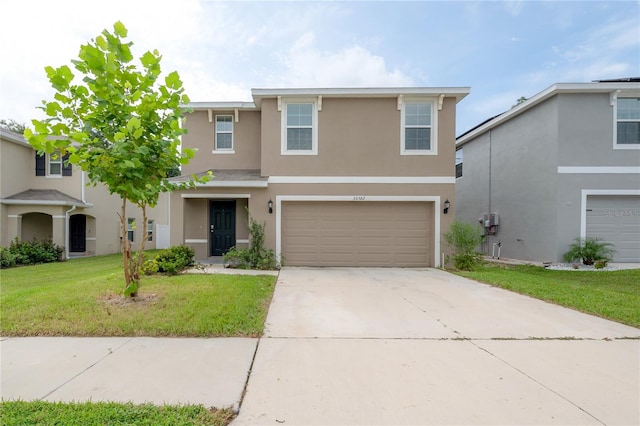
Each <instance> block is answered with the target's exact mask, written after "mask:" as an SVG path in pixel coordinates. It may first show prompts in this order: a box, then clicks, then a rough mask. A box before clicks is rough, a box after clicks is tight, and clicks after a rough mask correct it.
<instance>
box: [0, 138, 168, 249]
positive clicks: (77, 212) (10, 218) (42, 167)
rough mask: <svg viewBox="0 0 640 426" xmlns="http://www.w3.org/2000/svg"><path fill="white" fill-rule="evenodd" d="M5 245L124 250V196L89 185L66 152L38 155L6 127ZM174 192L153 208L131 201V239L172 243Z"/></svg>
mask: <svg viewBox="0 0 640 426" xmlns="http://www.w3.org/2000/svg"><path fill="white" fill-rule="evenodd" d="M0 167H1V169H0V245H1V246H3V247H7V246H8V245H9V244H10V243H11V241H12V240H14V239H15V238H17V239H18V240H21V241H31V240H33V239H36V240H52V241H53V242H54V243H56V244H59V245H61V246H64V247H65V254H66V256H67V257H77V256H91V255H101V254H108V253H117V252H118V251H119V250H120V235H121V233H120V218H119V216H118V213H119V212H120V207H121V199H120V197H118V196H116V195H110V194H109V191H108V190H107V189H106V188H105V187H104V186H103V185H97V186H87V185H86V183H87V182H86V177H85V174H84V173H83V172H82V170H80V169H79V168H76V167H74V166H72V165H70V164H68V163H66V162H65V161H64V159H63V158H61V157H60V155H38V154H37V152H36V151H35V150H34V149H33V148H32V147H31V145H29V144H28V143H27V141H26V140H25V139H24V138H23V137H22V135H18V134H16V133H13V132H10V131H8V130H4V129H0ZM168 198H169V197H168V195H166V194H164V195H162V197H161V200H160V203H159V205H158V206H157V207H156V208H155V209H150V210H149V212H148V223H146V224H142V223H141V221H142V213H141V211H140V210H139V209H138V208H137V207H136V206H132V205H131V204H129V205H128V206H127V224H128V225H127V226H128V229H127V238H129V239H130V240H131V241H132V242H133V243H134V244H135V247H137V245H138V244H139V243H140V241H141V239H144V240H146V243H145V246H146V248H156V247H157V248H160V247H168V244H169V230H168V226H169V224H168V222H169V221H168V209H167V203H168Z"/></svg>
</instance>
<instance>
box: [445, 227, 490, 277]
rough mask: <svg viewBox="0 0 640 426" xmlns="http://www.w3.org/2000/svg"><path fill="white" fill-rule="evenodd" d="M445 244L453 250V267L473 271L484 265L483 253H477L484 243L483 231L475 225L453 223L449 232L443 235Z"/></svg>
mask: <svg viewBox="0 0 640 426" xmlns="http://www.w3.org/2000/svg"><path fill="white" fill-rule="evenodd" d="M442 236H443V238H444V241H445V243H446V244H447V245H448V246H449V247H451V248H452V249H453V266H454V267H455V268H456V269H460V270H463V271H471V270H473V269H474V268H476V267H477V266H480V265H481V264H482V253H480V252H478V251H477V248H478V246H479V245H480V243H481V242H482V238H483V235H482V231H481V230H480V229H479V228H478V227H476V226H473V225H469V224H467V223H463V222H457V221H456V222H453V223H452V224H451V228H450V229H449V232H445V233H444V234H442Z"/></svg>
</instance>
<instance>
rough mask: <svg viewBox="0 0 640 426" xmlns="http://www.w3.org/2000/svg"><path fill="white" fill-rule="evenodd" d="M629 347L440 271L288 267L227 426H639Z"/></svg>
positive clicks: (571, 314) (638, 356)
mask: <svg viewBox="0 0 640 426" xmlns="http://www.w3.org/2000/svg"><path fill="white" fill-rule="evenodd" d="M639 339H640V330H639V329H636V328H633V327H628V326H624V325H621V324H618V323H615V322H611V321H607V320H604V319H601V318H598V317H594V316H591V315H587V314H583V313H579V312H576V311H573V310H570V309H566V308H562V307H559V306H556V305H552V304H549V303H546V302H542V301H539V300H536V299H532V298H529V297H526V296H522V295H518V294H516V293H512V292H508V291H506V290H502V289H498V288H495V287H491V286H488V285H484V284H480V283H477V282H474V281H471V280H468V279H464V278H461V277H458V276H455V275H452V274H449V273H446V272H443V271H440V270H435V269H392V268H322V269H317V268H284V269H283V270H282V271H281V272H280V276H279V280H278V283H277V285H276V290H275V293H274V297H273V301H272V304H271V307H270V310H269V314H268V317H267V324H266V332H265V337H264V338H262V339H261V340H260V342H259V344H258V350H257V353H256V357H255V360H254V363H253V367H252V371H251V375H250V378H249V383H248V387H247V390H246V394H245V397H244V399H243V401H242V405H241V409H240V413H239V416H238V418H237V419H236V420H235V421H234V425H244V424H290V425H291V424H295V425H298V424H317V425H321V424H322V425H331V424H333V425H343V424H363V425H364V424H380V425H383V424H384V425H387V424H389V425H391V424H420V425H428V424H474V425H480V424H482V425H494V424H544V425H547V424H558V425H568V424H575V425H578V424H579V425H589V424H594V425H602V424H607V425H612V424H619V425H628V424H639V423H640V390H639V389H640V385H639V383H640V340H639Z"/></svg>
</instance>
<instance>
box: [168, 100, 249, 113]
mask: <svg viewBox="0 0 640 426" xmlns="http://www.w3.org/2000/svg"><path fill="white" fill-rule="evenodd" d="M181 106H182V108H190V109H193V110H194V111H201V110H207V109H217V110H234V109H238V110H255V109H257V108H256V104H255V103H253V102H189V103H188V104H184V105H181Z"/></svg>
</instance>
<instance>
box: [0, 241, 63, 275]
mask: <svg viewBox="0 0 640 426" xmlns="http://www.w3.org/2000/svg"><path fill="white" fill-rule="evenodd" d="M63 253H64V247H62V246H59V245H57V244H54V243H53V242H52V241H38V240H33V241H18V239H17V238H16V239H15V240H13V241H12V242H11V246H10V247H9V248H4V247H3V248H2V249H1V251H0V258H1V262H0V263H1V266H2V268H10V267H12V266H17V265H35V264H36V263H48V262H58V261H61V260H63Z"/></svg>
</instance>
